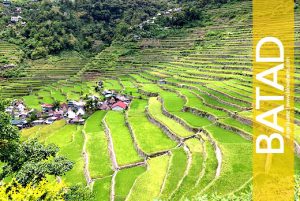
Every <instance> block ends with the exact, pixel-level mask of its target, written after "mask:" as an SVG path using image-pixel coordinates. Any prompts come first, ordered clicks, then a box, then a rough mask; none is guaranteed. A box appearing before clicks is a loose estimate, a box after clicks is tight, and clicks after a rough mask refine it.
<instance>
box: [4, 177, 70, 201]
mask: <svg viewBox="0 0 300 201" xmlns="http://www.w3.org/2000/svg"><path fill="white" fill-rule="evenodd" d="M64 188H65V185H64V184H63V183H56V182H48V181H46V180H43V181H41V182H39V184H38V185H36V184H33V183H29V184H27V185H25V186H24V185H21V184H20V183H18V182H17V181H16V180H15V179H13V180H12V181H11V182H9V183H6V184H4V185H1V186H0V198H1V200H14V201H23V200H63V196H64V194H65V191H64Z"/></svg>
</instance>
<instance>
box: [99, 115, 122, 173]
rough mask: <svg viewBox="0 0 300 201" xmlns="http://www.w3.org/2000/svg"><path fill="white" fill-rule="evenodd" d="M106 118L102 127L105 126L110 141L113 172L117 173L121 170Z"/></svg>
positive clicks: (109, 149) (109, 148)
mask: <svg viewBox="0 0 300 201" xmlns="http://www.w3.org/2000/svg"><path fill="white" fill-rule="evenodd" d="M105 117H106V115H105V116H104V118H103V120H102V125H103V126H104V132H105V134H106V137H107V140H108V151H109V156H110V160H111V162H112V166H113V171H116V170H119V165H118V162H117V157H116V153H115V149H114V144H113V140H112V137H111V132H110V129H109V127H108V125H107V124H106V121H105Z"/></svg>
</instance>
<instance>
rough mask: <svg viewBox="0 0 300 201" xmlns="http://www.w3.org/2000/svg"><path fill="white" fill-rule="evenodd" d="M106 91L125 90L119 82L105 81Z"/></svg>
mask: <svg viewBox="0 0 300 201" xmlns="http://www.w3.org/2000/svg"><path fill="white" fill-rule="evenodd" d="M103 86H104V88H105V89H110V90H116V91H121V90H122V89H123V88H122V86H121V85H120V83H119V81H118V80H105V81H104V84H103Z"/></svg>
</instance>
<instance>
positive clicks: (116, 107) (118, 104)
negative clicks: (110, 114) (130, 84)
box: [111, 101, 127, 111]
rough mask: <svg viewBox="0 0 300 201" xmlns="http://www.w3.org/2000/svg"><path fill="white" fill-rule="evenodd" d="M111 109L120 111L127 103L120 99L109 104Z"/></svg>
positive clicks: (125, 107) (124, 108)
mask: <svg viewBox="0 0 300 201" xmlns="http://www.w3.org/2000/svg"><path fill="white" fill-rule="evenodd" d="M111 109H112V110H115V111H122V110H126V109H127V105H126V104H125V103H123V102H122V101H118V102H116V103H115V104H113V105H112V106H111Z"/></svg>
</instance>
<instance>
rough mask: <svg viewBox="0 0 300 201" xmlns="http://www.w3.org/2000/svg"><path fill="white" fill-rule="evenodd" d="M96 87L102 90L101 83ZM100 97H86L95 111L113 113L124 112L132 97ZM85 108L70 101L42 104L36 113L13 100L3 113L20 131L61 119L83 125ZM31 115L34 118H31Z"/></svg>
mask: <svg viewBox="0 0 300 201" xmlns="http://www.w3.org/2000/svg"><path fill="white" fill-rule="evenodd" d="M98 87H100V88H102V87H103V83H102V82H99V83H98ZM102 95H103V97H104V98H103V100H100V99H99V98H98V97H96V96H88V97H87V100H91V101H92V102H93V103H94V104H95V106H96V109H97V110H115V111H123V110H126V109H127V108H128V105H129V104H130V102H131V101H132V97H129V96H127V95H123V94H120V93H117V92H116V91H113V90H103V91H102ZM87 108H88V107H87V102H84V101H82V100H80V101H73V100H71V101H68V103H63V104H42V105H41V109H42V110H41V111H40V112H37V111H36V110H34V109H28V108H27V107H26V106H25V104H24V103H23V101H20V100H14V101H13V102H12V103H11V105H10V106H9V107H7V108H6V110H5V111H6V112H7V113H8V114H10V115H11V117H12V121H11V124H12V125H14V126H17V127H18V128H20V129H22V128H26V127H30V126H36V125H41V124H52V123H54V122H55V121H57V120H61V119H65V120H66V121H67V122H68V123H69V124H79V125H83V124H84V123H85V119H84V117H85V116H86V109H87ZM33 115H34V118H32V116H33Z"/></svg>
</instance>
